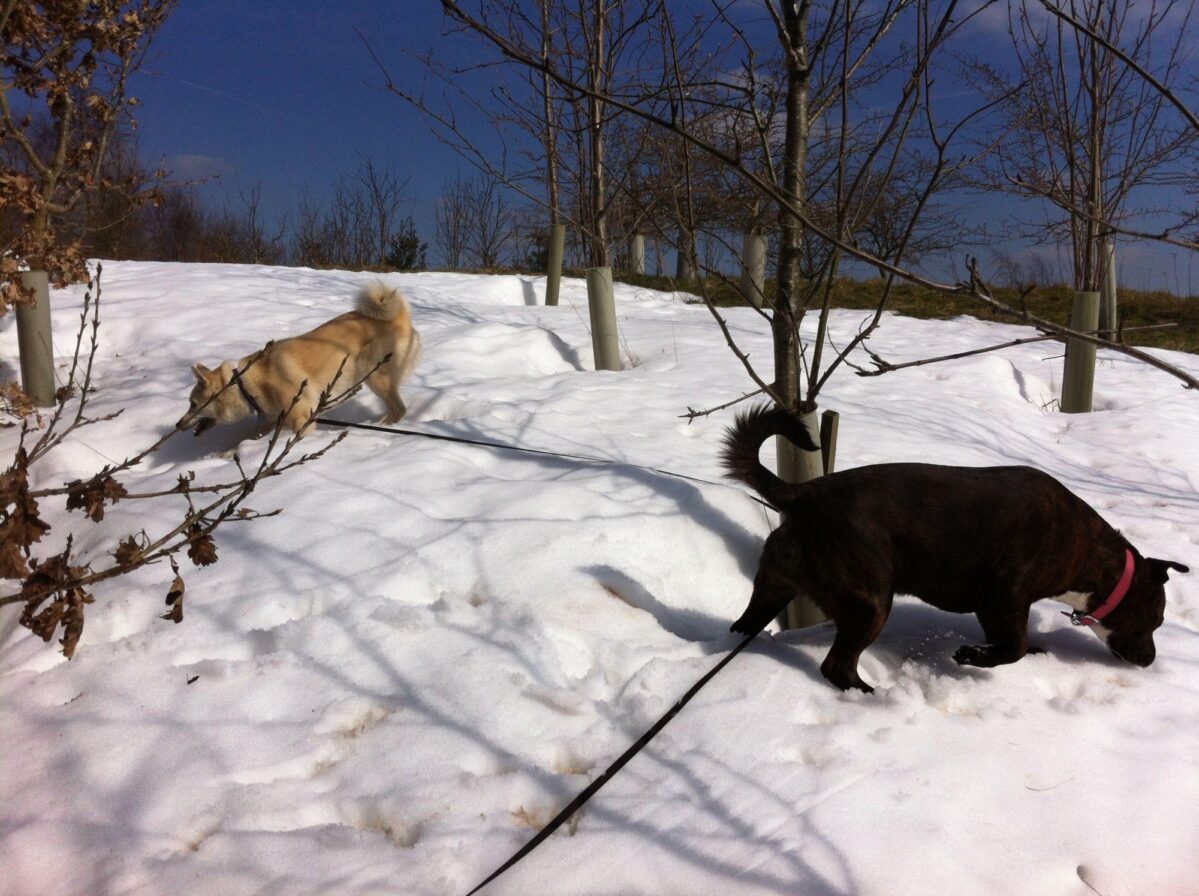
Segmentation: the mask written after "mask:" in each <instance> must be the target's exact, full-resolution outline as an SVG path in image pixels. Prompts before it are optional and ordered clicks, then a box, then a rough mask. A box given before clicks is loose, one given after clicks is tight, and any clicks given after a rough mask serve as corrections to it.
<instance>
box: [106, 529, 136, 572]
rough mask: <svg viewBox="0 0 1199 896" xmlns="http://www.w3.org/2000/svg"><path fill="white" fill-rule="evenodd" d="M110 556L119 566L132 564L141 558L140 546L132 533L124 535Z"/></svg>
mask: <svg viewBox="0 0 1199 896" xmlns="http://www.w3.org/2000/svg"><path fill="white" fill-rule="evenodd" d="M112 556H113V558H114V559H115V560H116V561H117V564H118V565H119V566H133V565H134V564H136V563H137V561H138V560H140V559H141V558H142V546H141V545H140V544H138V542H137V539H136V538H134V537H133V536H132V535H126V536H125V537H124V538H122V539H121V541H120V543H119V544H118V545H117V548H116V550H115V551H113V552H112Z"/></svg>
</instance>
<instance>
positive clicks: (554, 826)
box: [466, 629, 761, 896]
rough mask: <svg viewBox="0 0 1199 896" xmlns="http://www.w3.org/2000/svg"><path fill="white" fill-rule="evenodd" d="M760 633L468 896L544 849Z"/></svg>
mask: <svg viewBox="0 0 1199 896" xmlns="http://www.w3.org/2000/svg"><path fill="white" fill-rule="evenodd" d="M760 632H761V629H759V630H758V631H756V632H754V633H753V634H751V635H746V636H745V638H744V639H743V640H742V641H741V643H740V644H738V645H737V646H736V647H734V648H733V649H732V650H731V651H729V653H728V654H727V655H726V656H725V657H724V659H722V660H721V661H720V662H719V663H717V664H716V665H715V666H713V667H712V668H711V669H710V670H708V672H707V673H706V674H705V675H704V677H703V678H701V679H700V680H699V681H697V682H696V683H695V684H693V685H692V686H691V689H690V690H689V691H687V693H685V694H684V695H683V696H682V697H681V698H680V699H679V701H678V702H677V703H675V705H674V706H672V707H671V708H670V710H669V711H668V712H667V713H666V715H664V716H662V718H660V719H658V721H656V722H655V723H654V724H653V727H651V728H650V729H649V730H648V731H646V732H645V734H643V735H641V737H639V738H638V739H637V741H636V742H635V743H634V744H633V745H632V746H631V747H629V748H628V749H627V750H625V751H624V753H622V754H621V755H620V758H618V759H617V760H616V761H615V762H613V763H612V764H611V765H610V766H608V768H607V769H605V770H604V772H603V774H601V775H600V776H599V777H598V778H596V779H595V780H594V781H592V782H591V783H590V784H588V785H587V787H586V788H585V789H584V790H583V791H582V792H581V793H580V794H579V795H578V796H576V797H575V798H574V799H573V800H571V801H570V803H569V804H568V805H567V806H566V808H564V809H563V810H562V811H561V812H559V813H558V814H557V815H555V816H554V818H553V820H552V821H550V823H549V824H547V825H546V826H545V827H543V828H542V829H541V830H540V831H538V832H537V833H536V834H535V835H534V836H533V839H532V840H530V841H529V842H528V843H526V844H525V845H524V846H522V847H521V848H520V849H519V850H517V851H516V852H515V853H514V854H513V855H512V857H511V858H510V859H508V861H506V862H504V864H502V865H500V867H499V868H497V869H495V871H493V872H491V874H490V875H488V877H487V878H486V879H485V880H484V881H483V882H482V883H480V884H478V885H477V886H476V887H475V888H474V889H473V890H471V891H470V892H469V893H467V894H466V896H474V894H475V893H478V892H479V891H480V890H481V889H483V888H484V887H485V886H487V885H488V884H489V883H491V882H492V881H493V880H495V879H496V878H497V877H499V876H500V875H501V874H503V873H504V872H505V871H507V870H508V869H509V868H511V867H512V866H513V865H515V864H516V863H517V862H519V861H520V860H521V859H523V858H524V857H525V856H527V855H528V854H529V853H531V852H532V851H533V850H534V849H536V848H537V847H538V846H540V845H541V843H542V842H543V841H545V840H546V839H547V838H548V837H549V836H550V835H551V834H552V833H554V831H556V830H558V828H560V827H561V826H562V825H563V823H564V822H565V821H566V820H567V819H568V818H570V816H572V815H574V814H575V812H577V811H578V810H579V809H581V808H582V807H583V804H584V803H586V802H587V801H588V800H589V799H591V798H592V797H593V796H595V794H596V793H597V792H598V791H599V789H600V788H601V787H603V786H604V785H605V784H607V783H608V782H609V781H610V780H611V779H612V777H613V776H614V775H615V774H616V773H617V772H618V771H620V770H621V769H622V768H624V766H625V764H626V763H628V761H629V760H630V759H632V758H633V757H634V756H636V755H637V754H638V753H640V752H641V750H642V748H643V747H645V745H646V744H648V743H649V742H650V741H651V740H653V739H654V736H655V735H657V733H658V732H659V731H661V730H662V729H663V728H665V727H666V724H667V723H668V722H669V721H670V720H671V719H673V718H674V717H675V716H676V715H678V713H679V710H681V709H682V708H683V707H684V706H686V705H687V703H688V702H689V701H690V700H691V698H692V697H694V696H695V695H696V694H698V693H699V691H700V688H702V687H703V686H704V685H706V684H707V683H708V682H709V681H711V680H712V678H713V677H715V675H716V673H717V672H719V671H720V670H721V669H723V668H724V667H725V666H727V665H728V664H729V661H730V660H732V658H733V657H735V656H736V655H737V654H739V653H740V652H741V651H742V650H743V649H745V647H746V646H747V645H748V644H749V642H750V641H752V640H753V639H754V638H756V637H757V636H758V634H759V633H760Z"/></svg>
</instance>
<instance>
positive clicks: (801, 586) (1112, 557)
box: [723, 407, 1189, 692]
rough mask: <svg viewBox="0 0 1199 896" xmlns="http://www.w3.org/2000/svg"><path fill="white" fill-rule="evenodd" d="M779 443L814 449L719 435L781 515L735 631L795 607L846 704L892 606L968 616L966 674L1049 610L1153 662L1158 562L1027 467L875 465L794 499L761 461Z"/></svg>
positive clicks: (747, 479) (752, 428)
mask: <svg viewBox="0 0 1199 896" xmlns="http://www.w3.org/2000/svg"><path fill="white" fill-rule="evenodd" d="M780 434H781V435H784V436H786V437H787V438H788V439H790V440H791V441H792V442H793V443H795V444H796V445H798V446H799V447H801V448H803V449H804V450H808V451H811V450H815V449H816V447H817V446H816V445H815V444H813V442H812V439H811V437H810V436H809V435H808V433H807V431H806V430H805V429H804V428H803V427H802V426H801V425H800V424H799V423H798V421H796V420H794V418H792V417H791V416H790V415H788V414H787V413H785V412H783V411H781V410H778V409H768V408H766V407H759V408H755V409H753V410H750V411H748V412H746V413H744V414H741V415H738V417H737V421H736V424H735V425H734V426H733V428H732V429H730V430H729V431H728V432H727V434H726V436H725V445H724V455H723V461H724V465H725V468H726V470H727V471H728V474H729V475H730V476H732V477H733V478H735V479H739V480H741V481H742V482H744V483H746V484H748V485H749V486H751V487H752V488H754V489H755V490H756V491H757V492H758V493H759V494H761V495H762V497H763V498H765V499H766V500H767V501H768V502H770V504H772V505H773V506H774V507H776V508H777V509H778V510H779V512H780V513H781V516H782V521H781V523H780V525H779V527H778V528H777V529H775V530H774V532H772V533H771V534H770V536H769V537H768V538H767V539H766V545H765V547H764V548H763V551H762V559H761V561H760V562H759V564H758V574H757V576H756V577H755V579H754V590H753V596H752V597H751V598H750V601H749V606H748V607H747V608H746V610H745V612H744V613H743V614H742V615H741V618H740V619H738V620H737V621H736V622H734V623H733V626H732V630H733V631H735V632H741V633H743V634H750V633H751V632H757V631H760V630H761V629H762V628H764V627H765V626H766V624H767V623H768V622H769V621H770V620H771V619H772V618H774V616H775V615H776V614H778V612H779V611H780V610H782V609H783V607H785V606H786V605H787V603H788V602H789V601H790V600H791V599H792V598H793V597H795V596H796V595H800V594H802V595H804V596H806V597H809V598H810V599H811V600H813V601H814V602H815V603H816V605H817V606H819V607H820V609H821V610H823V611H824V613H825V615H826V616H828V617H829V618H830V619H831V620H832V621H833V622H834V623H835V624H836V626H837V634H836V637H835V638H834V639H833V646H832V649H830V650H829V653H828V656H827V657H826V658H825V660H824V662H823V663H822V664H821V666H820V671H821V673H822V674H823V675H824V677H825V678H827V679H828V680H829V681H831V682H832V683H833V684H835V685H836V686H837V687H839V688H841V689H842V690H844V689H847V688H860V689H861V690H863V691H867V692H869V691H872V690H873V688H871V687H870V686H869V685H867V684H866V683H865V682H864V681H862V679H861V677H860V676H859V675H858V657H859V656H861V653H862V651H863V650H864V649H865V648H866V647H867V646H868V645H869V644H870V643H871V642H872V641H873V640H874V639H875V638H876V637H877V636H878V633H879V632H880V631H881V630H882V627H883V623H885V622H886V621H887V614H888V613H889V612H890V611H891V601H892V598H893V597H894V595H895V594H897V593H898V594H912V595H915V596H917V597H919V598H921V599H922V600H924V601H926V602H928V603H930V604H932V605H933V606H934V607H939V608H940V609H942V610H949V611H951V612H954V613H975V614H976V615H977V616H978V621H979V622H980V623H982V628H983V632H984V634H985V635H986V643H985V644H982V645H978V646H971V647H962V648H960V649H959V650H958V651H957V652H956V653H955V654H954V659H955V660H957V661H958V663H961V664H963V665H970V666H998V665H1002V664H1004V663H1014V662H1015V661H1016V660H1018V659H1020V657H1022V656H1024V654H1025V653H1027V652H1028V649H1029V648H1028V612H1029V608H1030V607H1031V606H1032V604H1033V603H1035V602H1036V601H1038V600H1042V599H1044V598H1055V599H1057V600H1060V601H1063V602H1065V603H1068V604H1070V605H1071V606H1073V607H1075V613H1074V614H1072V615H1071V619H1072V620H1073V621H1074V622H1075V623H1076V624H1078V625H1086V626H1090V627H1091V629H1092V631H1094V632H1095V633H1096V634H1097V635H1099V637H1100V638H1101V639H1103V641H1104V642H1105V643H1106V644H1107V646H1108V647H1109V648H1110V649H1111V651H1112V653H1114V654H1115V655H1116V656H1118V657H1120V658H1122V659H1125V660H1127V661H1129V662H1131V663H1135V664H1136V665H1138V666H1148V665H1149V664H1150V663H1152V662H1153V658H1154V656H1155V649H1154V646H1153V632H1154V630H1155V629H1156V628H1157V627H1158V626H1159V625H1161V624H1162V614H1163V611H1164V609H1165V603H1166V597H1165V589H1164V588H1163V585H1164V584H1165V582H1166V579H1167V577H1168V575H1169V570H1171V569H1176V570H1178V571H1179V572H1188V571H1189V570H1188V569H1187V567H1185V566H1183V565H1181V564H1179V563H1174V562H1173V561H1169V560H1156V559H1154V558H1152V557H1150V558H1148V559H1145V558H1142V557H1141V555H1140V554H1139V553H1137V550H1136V548H1134V547H1133V546H1132V545H1130V544H1129V543H1128V541H1127V539H1125V538H1124V536H1122V535H1121V534H1120V533H1119V532H1117V531H1116V530H1115V529H1113V528H1112V527H1111V526H1109V525H1108V524H1107V523H1106V522H1104V521H1103V519H1102V518H1101V517H1100V516H1099V514H1097V513H1096V512H1095V511H1094V510H1092V509H1091V507H1090V506H1089V505H1087V504H1086V503H1085V502H1084V501H1082V500H1081V499H1080V498H1078V497H1077V496H1075V495H1074V494H1072V493H1071V492H1070V491H1069V490H1067V489H1066V487H1065V486H1064V485H1062V484H1061V483H1060V482H1058V481H1057V480H1056V479H1054V478H1053V477H1051V476H1049V475H1047V474H1045V473H1042V472H1040V471H1038V470H1034V469H1032V468H1031V467H987V468H980V469H975V468H970V467H944V466H934V465H932V464H877V465H874V466H867V467H859V468H857V469H853V470H845V471H843V472H838V473H833V474H831V475H829V476H825V477H823V478H820V479H814V480H812V481H810V482H806V483H804V484H802V485H790V484H788V483H785V482H783V481H782V480H781V479H779V478H778V477H777V476H775V475H774V474H773V473H771V472H770V471H769V470H768V469H766V467H764V466H763V465H762V463H761V462H760V461H759V460H758V452H759V450H760V449H761V447H762V442H763V441H765V440H766V439H767V438H769V437H770V436H774V435H780Z"/></svg>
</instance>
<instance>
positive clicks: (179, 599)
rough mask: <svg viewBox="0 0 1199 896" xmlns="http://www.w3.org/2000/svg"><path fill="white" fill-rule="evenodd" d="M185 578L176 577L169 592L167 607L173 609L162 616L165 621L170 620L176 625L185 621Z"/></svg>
mask: <svg viewBox="0 0 1199 896" xmlns="http://www.w3.org/2000/svg"><path fill="white" fill-rule="evenodd" d="M184 587H185V586H184V584H183V576H181V575H176V576H175V581H174V582H172V583H171V588H170V590H169V591H167V606H168V607H170V608H171V609H170V610H168V611H167V612H166V613H164V614H163V615H162V618H163V619H169V620H170V621H171V622H174V623H176V624H178V623H180V622H182V621H183V590H184Z"/></svg>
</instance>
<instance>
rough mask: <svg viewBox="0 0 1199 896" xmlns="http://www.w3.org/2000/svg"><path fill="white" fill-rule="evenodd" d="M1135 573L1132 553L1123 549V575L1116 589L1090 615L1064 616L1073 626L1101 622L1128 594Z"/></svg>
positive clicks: (1082, 613) (1075, 613)
mask: <svg viewBox="0 0 1199 896" xmlns="http://www.w3.org/2000/svg"><path fill="white" fill-rule="evenodd" d="M1135 571H1136V562H1135V561H1134V560H1133V557H1132V551H1130V550H1129V549H1128V548H1125V549H1124V575H1122V576H1120V581H1119V582H1117V583H1116V587H1115V589H1114V590H1113V591H1112V593H1111V594H1110V595H1109V596H1108V599H1107V600H1105V601H1104V602H1103V603H1102V604H1100V605H1099V606H1098V607H1097V608H1096V609H1095V610H1094V611H1092V612H1090V613H1084V612H1083V611H1082V610H1075V611H1074V612H1073V613H1067V614H1066V615H1067V616H1069V617H1070V622H1072V623H1073V624H1074V625H1095V624H1097V623H1099V622H1102V621H1103V619H1104V618H1105V617H1106V616H1107V615H1108V614H1109V613H1111V612H1112V610H1114V609H1116V607H1118V606H1120V601H1122V600H1124V595H1126V594H1128V587H1129V586H1130V585H1131V584H1132V574H1133V573H1134V572H1135Z"/></svg>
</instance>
